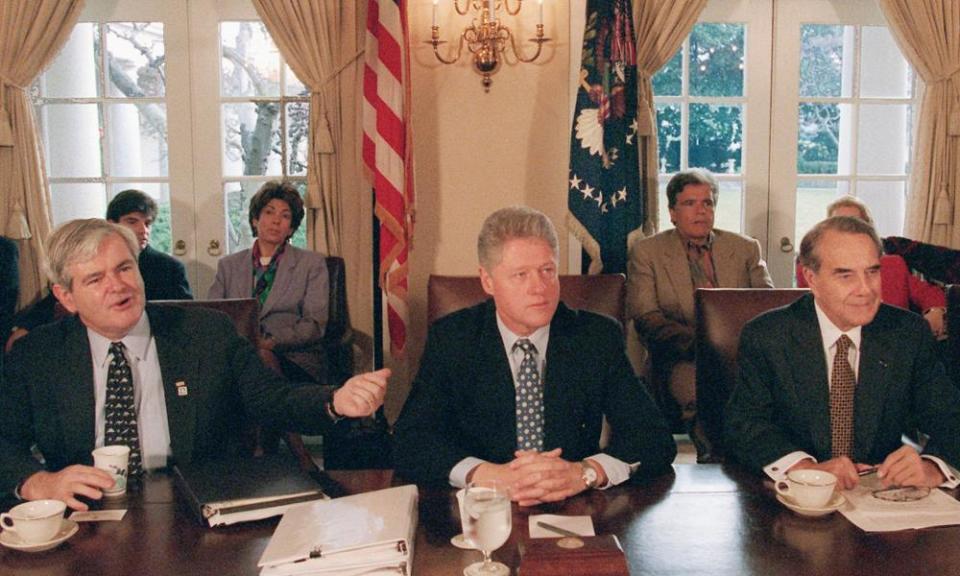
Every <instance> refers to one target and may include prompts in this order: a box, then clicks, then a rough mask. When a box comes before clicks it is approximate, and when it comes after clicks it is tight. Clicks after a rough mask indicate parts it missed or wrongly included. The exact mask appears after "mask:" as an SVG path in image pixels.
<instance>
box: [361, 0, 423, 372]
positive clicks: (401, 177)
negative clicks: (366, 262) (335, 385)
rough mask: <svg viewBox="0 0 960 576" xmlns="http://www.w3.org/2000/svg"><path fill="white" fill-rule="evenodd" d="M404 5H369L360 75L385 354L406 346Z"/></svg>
mask: <svg viewBox="0 0 960 576" xmlns="http://www.w3.org/2000/svg"><path fill="white" fill-rule="evenodd" d="M407 46H408V35H407V0H368V4H367V36H366V53H365V65H364V70H363V100H364V101H363V161H364V164H366V166H367V168H368V169H369V174H370V178H371V180H372V182H373V189H374V194H375V196H376V206H375V208H374V212H375V213H376V215H377V218H379V219H380V287H381V288H382V290H383V291H384V294H386V297H387V323H388V326H389V330H390V352H391V354H393V355H394V356H400V355H402V353H403V350H404V348H405V346H406V341H407V318H408V317H407V275H408V272H409V266H408V264H407V257H408V252H409V250H410V242H411V240H412V239H413V156H412V154H413V146H412V144H411V139H410V135H411V131H410V127H409V125H408V120H409V118H410V114H409V107H410V59H409V51H408V49H407Z"/></svg>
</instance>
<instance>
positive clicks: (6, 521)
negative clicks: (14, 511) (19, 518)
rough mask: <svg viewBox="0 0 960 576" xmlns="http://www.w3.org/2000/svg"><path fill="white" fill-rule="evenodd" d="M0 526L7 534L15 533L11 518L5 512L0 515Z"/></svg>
mask: <svg viewBox="0 0 960 576" xmlns="http://www.w3.org/2000/svg"><path fill="white" fill-rule="evenodd" d="M0 524H2V525H3V529H4V530H6V531H8V532H16V531H17V529H16V528H15V527H14V526H13V517H12V516H10V515H9V514H7V513H6V512H4V513H2V514H0Z"/></svg>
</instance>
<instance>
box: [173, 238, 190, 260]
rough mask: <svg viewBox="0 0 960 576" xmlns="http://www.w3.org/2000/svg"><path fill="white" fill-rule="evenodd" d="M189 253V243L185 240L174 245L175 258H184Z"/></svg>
mask: <svg viewBox="0 0 960 576" xmlns="http://www.w3.org/2000/svg"><path fill="white" fill-rule="evenodd" d="M186 253H187V243H186V242H185V241H183V240H177V241H176V242H174V243H173V254H174V255H175V256H183V255H184V254H186Z"/></svg>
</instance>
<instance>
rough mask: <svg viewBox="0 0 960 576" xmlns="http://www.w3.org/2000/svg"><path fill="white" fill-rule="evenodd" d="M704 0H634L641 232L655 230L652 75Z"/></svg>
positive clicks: (690, 24) (688, 27)
mask: <svg viewBox="0 0 960 576" xmlns="http://www.w3.org/2000/svg"><path fill="white" fill-rule="evenodd" d="M706 5H707V0H634V3H633V22H634V27H635V28H636V30H637V99H638V100H639V104H638V105H637V124H638V129H637V136H638V138H639V139H640V140H639V144H640V174H641V178H642V179H643V189H644V190H645V191H646V194H647V196H646V209H645V211H644V214H645V218H644V223H643V233H644V234H645V235H650V234H652V233H654V232H656V231H657V213H658V209H659V188H658V187H657V171H658V167H659V166H658V162H657V129H656V118H657V114H656V109H655V108H654V106H653V82H652V79H653V75H654V74H656V73H657V70H659V69H660V68H661V67H663V65H664V64H666V63H667V61H668V60H670V58H671V57H672V56H673V55H674V54H676V52H677V50H678V49H679V48H680V46H681V45H682V44H683V41H684V39H685V38H686V37H687V36H688V35H689V34H690V31H691V30H692V29H693V25H694V24H696V22H697V18H699V17H700V13H701V12H703V9H704V7H705V6H706Z"/></svg>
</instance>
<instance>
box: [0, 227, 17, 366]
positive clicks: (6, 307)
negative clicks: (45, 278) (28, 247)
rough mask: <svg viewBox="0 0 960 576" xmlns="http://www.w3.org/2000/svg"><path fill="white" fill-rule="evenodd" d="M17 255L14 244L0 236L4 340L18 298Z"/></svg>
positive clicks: (1, 329) (0, 307)
mask: <svg viewBox="0 0 960 576" xmlns="http://www.w3.org/2000/svg"><path fill="white" fill-rule="evenodd" d="M19 254H20V250H19V248H17V243H16V242H14V241H13V240H10V239H9V238H5V237H3V236H0V334H3V336H4V338H6V336H7V332H8V331H9V330H10V321H11V320H12V319H13V314H14V312H16V311H17V299H18V298H19V297H20V269H19V268H18V265H17V264H18V261H19ZM0 355H2V352H0Z"/></svg>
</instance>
